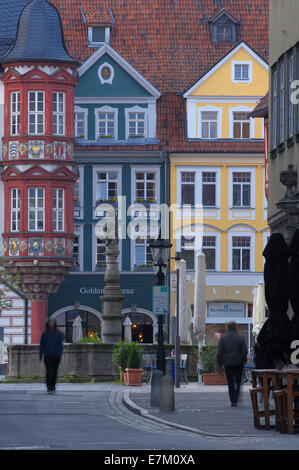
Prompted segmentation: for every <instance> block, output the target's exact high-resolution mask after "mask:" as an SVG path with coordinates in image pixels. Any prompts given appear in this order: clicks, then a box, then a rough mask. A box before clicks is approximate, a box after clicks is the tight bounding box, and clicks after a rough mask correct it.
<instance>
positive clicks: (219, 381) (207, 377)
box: [202, 374, 227, 385]
mask: <svg viewBox="0 0 299 470" xmlns="http://www.w3.org/2000/svg"><path fill="white" fill-rule="evenodd" d="M202 378H203V383H204V385H227V380H226V375H221V374H202Z"/></svg>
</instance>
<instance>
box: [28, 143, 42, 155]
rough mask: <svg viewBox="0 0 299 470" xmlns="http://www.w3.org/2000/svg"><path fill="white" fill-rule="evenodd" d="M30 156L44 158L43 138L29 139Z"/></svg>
mask: <svg viewBox="0 0 299 470" xmlns="http://www.w3.org/2000/svg"><path fill="white" fill-rule="evenodd" d="M28 156H29V158H34V159H38V158H44V142H43V141H42V140H29V152H28Z"/></svg>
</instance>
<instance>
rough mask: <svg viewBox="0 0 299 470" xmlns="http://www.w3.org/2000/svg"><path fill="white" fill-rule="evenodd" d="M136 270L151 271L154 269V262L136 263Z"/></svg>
mask: <svg viewBox="0 0 299 470" xmlns="http://www.w3.org/2000/svg"><path fill="white" fill-rule="evenodd" d="M134 271H139V272H151V271H153V265H152V264H137V265H136V264H135V266H134Z"/></svg>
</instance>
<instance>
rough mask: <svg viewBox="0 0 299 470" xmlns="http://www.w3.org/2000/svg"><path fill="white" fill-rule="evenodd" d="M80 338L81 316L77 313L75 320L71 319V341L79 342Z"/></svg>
mask: <svg viewBox="0 0 299 470" xmlns="http://www.w3.org/2000/svg"><path fill="white" fill-rule="evenodd" d="M81 339H82V324H81V317H80V316H79V315H77V316H76V318H75V320H74V321H73V343H79V342H80V341H81Z"/></svg>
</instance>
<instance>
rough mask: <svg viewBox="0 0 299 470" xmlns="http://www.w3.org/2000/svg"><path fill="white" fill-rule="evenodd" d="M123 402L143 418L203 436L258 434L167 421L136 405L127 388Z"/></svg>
mask: <svg viewBox="0 0 299 470" xmlns="http://www.w3.org/2000/svg"><path fill="white" fill-rule="evenodd" d="M122 402H123V404H124V405H125V406H126V407H127V408H128V409H129V410H130V411H132V412H133V413H135V414H138V415H140V416H142V417H143V418H147V419H151V420H152V421H156V422H158V423H161V424H165V425H167V426H171V427H173V428H177V429H181V430H183V431H188V432H192V433H194V434H200V435H202V436H207V437H238V438H240V437H241V438H242V437H245V438H246V437H257V436H256V435H253V434H241V435H240V434H217V433H212V432H207V431H202V430H201V429H197V428H192V427H189V426H184V425H182V424H178V423H174V422H173V421H167V420H165V419H162V418H158V417H157V416H154V415H152V414H150V412H149V411H148V410H146V409H145V408H141V407H140V406H138V405H136V403H134V402H133V401H132V400H131V398H130V391H129V390H126V391H124V392H123V394H122Z"/></svg>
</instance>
